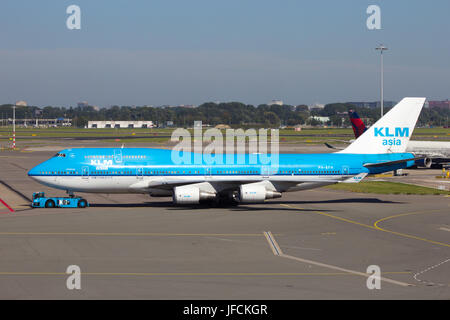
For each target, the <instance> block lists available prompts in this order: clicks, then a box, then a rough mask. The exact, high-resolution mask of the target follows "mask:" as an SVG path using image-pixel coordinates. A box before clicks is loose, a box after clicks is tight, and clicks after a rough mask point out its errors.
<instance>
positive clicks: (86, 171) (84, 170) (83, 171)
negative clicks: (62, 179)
mask: <svg viewBox="0 0 450 320" xmlns="http://www.w3.org/2000/svg"><path fill="white" fill-rule="evenodd" d="M81 177H82V178H83V179H88V178H89V167H86V166H85V167H83V168H81Z"/></svg>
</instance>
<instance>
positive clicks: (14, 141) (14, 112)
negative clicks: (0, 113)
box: [12, 104, 16, 150]
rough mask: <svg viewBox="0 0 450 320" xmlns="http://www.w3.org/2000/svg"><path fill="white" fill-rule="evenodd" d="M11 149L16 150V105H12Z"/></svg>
mask: <svg viewBox="0 0 450 320" xmlns="http://www.w3.org/2000/svg"><path fill="white" fill-rule="evenodd" d="M12 147H13V150H16V105H15V104H14V105H13V146H12Z"/></svg>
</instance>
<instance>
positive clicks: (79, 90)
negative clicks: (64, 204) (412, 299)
mask: <svg viewBox="0 0 450 320" xmlns="http://www.w3.org/2000/svg"><path fill="white" fill-rule="evenodd" d="M73 4H75V5H78V6H79V7H80V9H81V29H79V30H69V29H68V28H67V26H66V20H67V19H68V18H69V16H70V14H67V13H66V9H67V7H68V6H70V5H73ZM369 5H378V6H379V7H380V9H381V29H380V30H369V29H368V28H367V26H366V20H367V19H368V17H369V14H367V13H366V9H367V7H368V6H369ZM449 15H450V1H448V0H433V1H428V2H427V1H415V0H396V1H390V0H384V1H383V0H378V1H375V0H373V1H365V0H341V1H335V0H327V1H325V0H315V1H309V0H308V1H306V0H305V1H300V0H296V1H295V0H278V1H275V0H226V1H225V0H221V1H219V0H190V1H186V0H133V1H129V0H117V1H112V0H110V1H108V0H95V1H92V0H70V1H66V0H40V1H32V0H28V1H25V0H2V1H1V2H0V104H3V103H14V102H15V101H17V100H25V101H27V102H28V104H29V105H37V106H46V105H53V106H66V107H68V106H76V103H77V102H79V101H88V102H89V104H91V105H97V106H100V107H107V106H111V105H154V106H158V105H180V104H194V105H199V104H201V103H203V102H207V101H214V102H217V101H240V102H244V103H248V104H253V105H258V104H262V103H267V102H269V101H271V100H273V99H281V100H283V101H284V102H285V103H287V104H291V105H298V104H313V103H330V102H345V101H376V100H379V95H380V54H379V52H377V51H376V50H375V49H374V48H375V47H376V46H378V45H379V44H380V43H383V44H385V45H386V46H387V47H388V48H389V50H388V51H386V52H385V53H384V97H385V100H393V101H399V100H400V99H401V98H403V97H405V96H424V97H427V98H428V99H430V100H441V99H447V98H449V97H450V92H449V89H450V59H449V57H450V37H449V35H450V23H448V21H449Z"/></svg>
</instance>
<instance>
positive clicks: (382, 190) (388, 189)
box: [325, 181, 450, 195]
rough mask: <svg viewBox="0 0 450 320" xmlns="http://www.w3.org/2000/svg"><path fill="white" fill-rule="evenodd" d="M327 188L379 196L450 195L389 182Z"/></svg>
mask: <svg viewBox="0 0 450 320" xmlns="http://www.w3.org/2000/svg"><path fill="white" fill-rule="evenodd" d="M325 188H328V189H333V190H344V191H351V192H360V193H377V194H419V195H426V194H435V195H438V194H445V195H449V194H450V192H449V191H445V190H438V189H433V188H427V187H421V186H416V185H411V184H405V183H398V182H387V181H362V182H360V183H338V184H334V185H330V186H326V187H325Z"/></svg>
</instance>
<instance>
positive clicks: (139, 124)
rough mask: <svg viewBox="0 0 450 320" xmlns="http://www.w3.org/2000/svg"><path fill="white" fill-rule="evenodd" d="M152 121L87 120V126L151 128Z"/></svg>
mask: <svg viewBox="0 0 450 320" xmlns="http://www.w3.org/2000/svg"><path fill="white" fill-rule="evenodd" d="M153 127H154V125H153V121H114V120H106V121H88V128H89V129H92V128H99V129H105V128H153Z"/></svg>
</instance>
